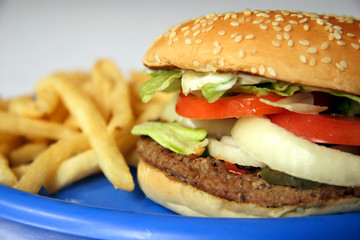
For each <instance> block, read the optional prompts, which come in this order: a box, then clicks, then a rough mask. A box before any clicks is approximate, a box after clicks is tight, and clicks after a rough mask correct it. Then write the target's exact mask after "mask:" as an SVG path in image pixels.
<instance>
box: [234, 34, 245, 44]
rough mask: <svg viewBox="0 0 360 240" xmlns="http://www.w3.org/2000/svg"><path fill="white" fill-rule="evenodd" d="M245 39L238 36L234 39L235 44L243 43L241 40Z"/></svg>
mask: <svg viewBox="0 0 360 240" xmlns="http://www.w3.org/2000/svg"><path fill="white" fill-rule="evenodd" d="M242 39H243V36H242V35H238V36H236V37H235V38H234V41H235V42H237V43H238V42H241V40H242Z"/></svg>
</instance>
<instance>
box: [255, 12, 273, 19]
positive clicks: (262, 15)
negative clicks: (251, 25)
mask: <svg viewBox="0 0 360 240" xmlns="http://www.w3.org/2000/svg"><path fill="white" fill-rule="evenodd" d="M256 16H258V17H264V18H269V17H270V15H269V14H267V13H264V12H261V13H258V14H256Z"/></svg>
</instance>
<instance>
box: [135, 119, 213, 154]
mask: <svg viewBox="0 0 360 240" xmlns="http://www.w3.org/2000/svg"><path fill="white" fill-rule="evenodd" d="M131 133H132V134H134V135H147V136H149V137H151V138H152V139H153V140H154V141H156V142H157V143H159V144H160V145H161V146H163V147H164V148H167V149H170V150H171V151H173V152H176V153H179V154H196V155H201V154H202V153H203V152H204V147H206V145H207V144H208V139H207V138H206V135H207V132H206V130H204V129H191V128H186V127H183V126H182V125H181V124H179V123H162V122H146V123H142V124H139V125H136V126H134V127H133V129H132V130H131Z"/></svg>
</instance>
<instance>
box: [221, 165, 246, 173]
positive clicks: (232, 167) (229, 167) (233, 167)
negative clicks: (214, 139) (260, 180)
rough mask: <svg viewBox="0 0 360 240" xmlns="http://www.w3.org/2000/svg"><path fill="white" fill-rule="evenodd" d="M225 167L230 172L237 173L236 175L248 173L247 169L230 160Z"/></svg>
mask: <svg viewBox="0 0 360 240" xmlns="http://www.w3.org/2000/svg"><path fill="white" fill-rule="evenodd" d="M225 167H226V170H227V171H228V172H229V173H232V174H235V175H244V174H246V170H244V169H239V168H238V167H237V166H236V165H235V164H233V163H229V162H225Z"/></svg>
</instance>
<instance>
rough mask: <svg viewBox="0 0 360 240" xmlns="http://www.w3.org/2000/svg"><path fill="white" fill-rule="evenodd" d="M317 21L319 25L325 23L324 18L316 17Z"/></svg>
mask: <svg viewBox="0 0 360 240" xmlns="http://www.w3.org/2000/svg"><path fill="white" fill-rule="evenodd" d="M316 23H317V24H319V25H324V23H325V21H324V20H323V19H320V18H318V19H316Z"/></svg>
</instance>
